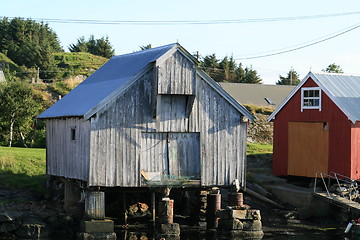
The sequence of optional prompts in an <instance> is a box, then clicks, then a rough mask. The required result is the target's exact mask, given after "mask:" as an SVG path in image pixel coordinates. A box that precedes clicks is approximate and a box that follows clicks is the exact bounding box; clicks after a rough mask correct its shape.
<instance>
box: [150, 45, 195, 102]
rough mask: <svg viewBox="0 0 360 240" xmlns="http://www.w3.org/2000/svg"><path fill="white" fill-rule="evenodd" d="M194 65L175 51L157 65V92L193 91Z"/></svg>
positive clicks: (176, 92) (192, 92)
mask: <svg viewBox="0 0 360 240" xmlns="http://www.w3.org/2000/svg"><path fill="white" fill-rule="evenodd" d="M195 74H196V68H195V65H194V64H193V63H192V62H190V61H189V60H188V59H187V58H185V57H184V56H183V55H182V54H181V53H179V52H178V51H176V52H175V53H174V54H173V55H172V56H171V57H169V59H167V60H166V61H165V63H163V64H162V65H161V66H159V67H158V74H157V75H158V94H185V95H193V94H194V93H195V81H194V80H195Z"/></svg>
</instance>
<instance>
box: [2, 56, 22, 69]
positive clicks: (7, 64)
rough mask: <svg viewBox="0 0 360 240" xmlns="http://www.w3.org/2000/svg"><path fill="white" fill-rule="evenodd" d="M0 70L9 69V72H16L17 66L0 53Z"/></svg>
mask: <svg viewBox="0 0 360 240" xmlns="http://www.w3.org/2000/svg"><path fill="white" fill-rule="evenodd" d="M0 68H9V69H10V70H11V71H16V70H18V68H19V66H18V65H17V64H16V63H14V62H13V61H12V60H11V59H10V58H8V57H7V56H6V55H5V54H3V53H0Z"/></svg>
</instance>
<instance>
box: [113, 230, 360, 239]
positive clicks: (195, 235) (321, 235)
mask: <svg viewBox="0 0 360 240" xmlns="http://www.w3.org/2000/svg"><path fill="white" fill-rule="evenodd" d="M117 236H118V238H117V239H118V240H146V239H149V240H150V239H151V240H155V239H156V240H157V239H159V238H155V237H153V236H150V235H149V234H146V233H135V232H121V233H117ZM193 239H198V240H225V239H226V240H243V239H244V240H245V239H247V240H250V239H251V240H260V239H263V240H287V239H293V240H315V239H316V240H335V239H336V240H350V239H351V240H352V239H358V240H360V237H358V238H356V237H353V238H351V237H345V236H344V234H342V233H341V232H336V231H328V232H319V231H316V232H315V231H314V232H311V231H307V232H299V233H293V232H292V233H287V234H285V233H284V234H279V235H270V236H269V235H265V236H264V237H263V238H250V237H248V238H244V237H230V236H228V235H220V234H217V235H214V234H207V233H206V232H204V231H199V232H192V233H181V236H180V238H166V240H193Z"/></svg>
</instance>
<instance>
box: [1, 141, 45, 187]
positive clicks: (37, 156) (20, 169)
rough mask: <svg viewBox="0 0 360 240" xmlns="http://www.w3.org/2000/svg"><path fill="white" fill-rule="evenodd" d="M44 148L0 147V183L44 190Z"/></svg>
mask: <svg viewBox="0 0 360 240" xmlns="http://www.w3.org/2000/svg"><path fill="white" fill-rule="evenodd" d="M45 172H46V150H45V149H38V148H15V147H12V148H8V147H0V184H1V185H5V186H7V187H10V188H27V189H32V190H34V191H36V192H40V193H41V192H44V191H45V182H46V176H45Z"/></svg>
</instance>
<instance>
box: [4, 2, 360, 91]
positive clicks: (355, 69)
mask: <svg viewBox="0 0 360 240" xmlns="http://www.w3.org/2000/svg"><path fill="white" fill-rule="evenodd" d="M349 13H353V14H349ZM327 14H331V15H332V16H329V17H324V15H327ZM333 14H338V15H337V16H334V15H333ZM0 16H2V17H4V16H5V17H23V18H32V19H46V21H48V20H49V19H62V21H60V22H51V21H49V26H50V27H51V28H52V29H53V30H54V31H55V32H56V33H57V35H58V37H59V40H60V42H61V45H62V46H63V47H64V49H65V50H66V51H68V48H67V47H68V46H69V45H70V44H71V43H75V42H76V41H77V39H78V38H79V37H81V36H84V37H85V38H86V39H87V38H88V37H89V36H90V35H91V34H93V35H94V36H95V38H101V37H103V36H108V37H109V40H110V42H111V44H112V45H113V47H114V49H115V50H116V54H117V55H118V54H123V53H128V52H133V51H137V50H139V46H142V45H147V44H152V46H153V47H156V46H161V45H166V44H169V43H174V42H179V43H180V44H181V45H182V46H183V47H185V48H186V49H187V50H188V51H189V52H190V53H194V52H197V51H198V52H199V53H200V54H201V56H205V55H208V54H213V53H215V54H216V56H217V57H218V58H223V57H224V56H231V55H233V57H234V58H235V59H239V60H237V62H242V63H243V66H252V67H253V69H255V70H257V71H258V73H259V75H260V77H261V78H262V79H263V81H264V83H266V84H275V82H276V81H277V80H278V78H279V75H280V74H281V75H283V76H285V75H286V74H287V72H288V71H289V70H290V69H291V67H292V68H293V69H294V70H295V71H297V72H298V73H299V74H300V77H301V78H302V77H304V76H305V75H306V74H307V73H308V72H309V71H310V70H311V71H313V72H320V71H321V70H322V69H325V68H326V67H327V66H328V65H329V64H332V63H335V64H337V65H340V67H341V68H342V69H343V70H344V72H345V73H346V74H356V75H360V28H356V27H357V26H359V24H360V1H359V0H350V1H346V0H344V1H334V0H327V1H325V0H311V1H310V0H302V1H294V0H292V1H289V0H272V1H269V0H262V1H260V0H252V1H241V0H232V1H226V0H225V1H213V0H206V1H205V0H199V1H196V0H191V1H190V0H182V1H170V0H162V1H156V0H154V1H149V0H142V1H136V0H133V1H129V0H127V1H121V0H103V1H98V0H97V1H94V0H87V1H82V0H72V1H69V0H62V1H49V0H15V1H2V2H1V5H0ZM304 16H306V17H305V19H303V17H304ZM316 16H317V17H316ZM288 17H290V19H291V20H288V19H289V18H288ZM65 19H70V20H98V21H95V23H98V24H79V23H74V22H72V23H69V21H65ZM248 19H259V20H258V21H248ZM269 19H272V20H276V21H269ZM217 20H241V21H237V22H236V23H218V22H217V23H216V24H214V23H215V22H216V21H217ZM243 20H246V21H243ZM104 21H111V22H113V23H114V21H146V24H134V23H126V24H99V23H104ZM148 21H172V22H171V23H170V24H153V23H151V22H148ZM180 21H192V22H191V23H187V24H183V23H181V22H180ZM195 21H200V23H201V24H194V22H195ZM205 21H206V22H205ZM205 23H206V24H205ZM352 28H353V29H352ZM346 31H348V32H346ZM337 34H340V35H339V36H336V35H337ZM327 38H331V39H329V40H326V39H327ZM316 42H320V43H318V44H314V45H312V46H309V47H305V46H306V45H311V44H313V43H316ZM296 48H300V49H299V50H296V51H291V52H287V53H284V54H278V55H274V56H269V57H264V58H255V59H244V58H246V57H253V56H261V55H268V54H273V53H278V52H282V51H287V50H292V49H296ZM240 59H241V60H240Z"/></svg>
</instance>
